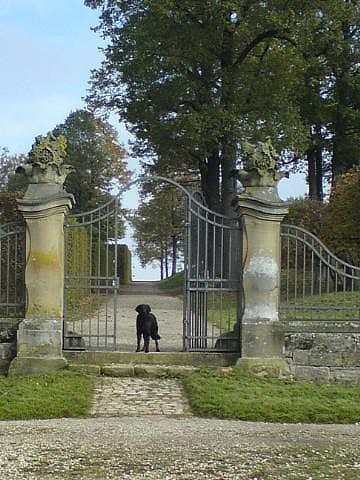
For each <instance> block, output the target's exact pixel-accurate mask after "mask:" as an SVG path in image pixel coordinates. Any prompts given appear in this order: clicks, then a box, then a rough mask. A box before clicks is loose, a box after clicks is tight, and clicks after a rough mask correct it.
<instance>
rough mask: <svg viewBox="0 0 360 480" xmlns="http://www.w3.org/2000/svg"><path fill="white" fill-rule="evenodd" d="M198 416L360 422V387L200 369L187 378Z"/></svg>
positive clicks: (251, 419) (192, 404) (189, 393)
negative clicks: (264, 377)
mask: <svg viewBox="0 0 360 480" xmlns="http://www.w3.org/2000/svg"><path fill="white" fill-rule="evenodd" d="M184 385H185V389H186V391H187V394H188V396H189V400H190V405H191V408H192V410H193V412H194V413H195V414H197V415H199V416H203V417H219V418H228V419H239V420H248V421H262V422H281V423H284V422H285V423H298V422H301V423H355V422H359V421H360V401H359V400H360V386H348V385H333V384H316V383H302V382H286V381H281V380H269V379H259V378H256V377H252V376H246V375H244V374H240V373H239V372H237V371H236V370H234V371H232V372H231V373H226V374H224V373H217V372H214V371H211V370H201V371H200V372H197V373H194V374H192V375H191V376H189V377H187V378H185V379H184Z"/></svg>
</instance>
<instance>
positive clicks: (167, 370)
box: [68, 364, 199, 378]
mask: <svg viewBox="0 0 360 480" xmlns="http://www.w3.org/2000/svg"><path fill="white" fill-rule="evenodd" d="M68 369H69V370H72V371H76V372H81V373H84V374H86V375H105V376H108V377H150V378H156V377H183V376H186V375H191V374H192V373H194V372H196V371H198V370H199V369H198V368H197V367H192V366H185V365H147V364H137V365H132V364H110V365H104V366H99V365H79V364H69V365H68Z"/></svg>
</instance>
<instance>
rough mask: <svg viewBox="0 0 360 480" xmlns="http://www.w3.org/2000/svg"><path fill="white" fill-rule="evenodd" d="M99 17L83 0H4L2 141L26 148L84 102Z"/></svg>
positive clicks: (0, 16)
mask: <svg viewBox="0 0 360 480" xmlns="http://www.w3.org/2000/svg"><path fill="white" fill-rule="evenodd" d="M97 18H98V17H97V14H96V12H94V11H93V10H90V9H89V8H87V7H85V6H84V5H83V1H82V0H0V58H1V76H0V112H1V120H0V122H1V123H0V146H6V147H7V148H9V150H10V151H11V152H13V153H26V152H27V151H28V150H29V149H30V147H31V144H32V142H33V139H34V137H35V136H36V135H38V134H43V133H47V131H49V130H51V129H52V128H54V127H55V125H57V124H58V123H60V122H62V121H63V120H64V119H65V118H66V117H67V115H68V114H69V113H70V111H71V110H75V109H77V108H79V107H81V106H82V105H83V102H82V100H81V98H82V96H84V95H85V93H86V88H87V82H88V79H89V71H90V69H91V68H93V67H95V66H96V65H98V64H99V62H100V59H101V54H100V52H99V51H98V48H97V47H98V46H99V44H100V41H99V37H98V36H97V35H96V34H95V33H94V32H92V31H90V26H92V25H96V23H97Z"/></svg>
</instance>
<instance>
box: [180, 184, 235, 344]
mask: <svg viewBox="0 0 360 480" xmlns="http://www.w3.org/2000/svg"><path fill="white" fill-rule="evenodd" d="M200 198H201V197H200ZM203 203H204V202H201V201H200V199H199V197H198V198H196V196H195V195H190V194H189V193H187V195H186V228H185V233H186V236H185V252H184V258H185V262H184V263H185V298H184V350H188V351H227V352H239V351H240V308H241V278H242V277H241V258H242V255H241V254H242V246H241V230H240V226H239V223H238V220H237V219H234V218H230V217H227V216H224V215H221V214H219V213H216V212H213V211H211V210H209V209H208V208H207V207H206V206H205V205H204V204H203Z"/></svg>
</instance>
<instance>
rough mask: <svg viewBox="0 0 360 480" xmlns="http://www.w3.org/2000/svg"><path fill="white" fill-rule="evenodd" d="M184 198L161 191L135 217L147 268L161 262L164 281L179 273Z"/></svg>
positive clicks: (170, 190) (140, 251)
mask: <svg viewBox="0 0 360 480" xmlns="http://www.w3.org/2000/svg"><path fill="white" fill-rule="evenodd" d="M182 205H183V198H182V196H181V194H179V193H178V192H177V191H176V190H175V189H174V188H169V187H163V188H162V189H158V191H157V192H155V193H154V194H153V196H152V197H151V198H147V199H146V200H145V199H144V200H143V201H142V202H141V204H140V205H139V208H138V210H137V211H136V212H135V214H134V215H133V216H132V218H131V223H132V225H133V228H134V238H135V240H136V242H137V253H138V255H139V258H140V262H141V264H142V265H143V266H145V265H147V264H149V263H152V262H153V261H158V262H159V263H160V276H161V279H163V278H165V277H168V276H169V260H170V261H171V275H174V274H175V273H176V271H177V261H178V258H179V254H180V250H181V248H182V244H181V233H182V230H183V215H182V211H183V209H182Z"/></svg>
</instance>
